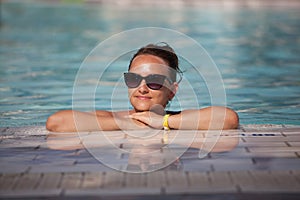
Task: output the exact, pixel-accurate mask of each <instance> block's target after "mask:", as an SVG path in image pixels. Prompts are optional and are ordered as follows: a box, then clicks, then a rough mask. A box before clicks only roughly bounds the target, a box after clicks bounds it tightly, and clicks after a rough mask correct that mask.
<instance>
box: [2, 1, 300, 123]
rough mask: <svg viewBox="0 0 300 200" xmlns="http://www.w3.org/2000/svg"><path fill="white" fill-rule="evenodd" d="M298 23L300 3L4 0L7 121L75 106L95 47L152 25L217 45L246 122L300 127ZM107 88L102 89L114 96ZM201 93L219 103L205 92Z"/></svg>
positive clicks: (230, 101) (230, 94) (205, 101)
mask: <svg viewBox="0 0 300 200" xmlns="http://www.w3.org/2000/svg"><path fill="white" fill-rule="evenodd" d="M299 21H300V13H299V9H298V8H295V9H293V8H278V7H277V8H257V9H251V8H237V9H223V8H216V7H209V8H192V7H183V8H163V7H161V8H157V7H156V8H155V9H154V8H146V7H144V8H142V7H140V8H137V7H134V8H118V7H109V6H100V5H99V4H96V5H93V6H92V5H84V4H46V3H35V4H32V3H13V2H11V3H8V2H2V3H1V25H0V127H6V126H26V125H43V124H44V123H45V121H46V119H47V117H48V116H49V115H50V114H52V113H54V112H55V111H58V110H61V109H71V108H72V91H73V83H74V80H75V76H76V73H77V71H78V69H79V67H80V64H81V63H82V61H83V60H84V58H85V57H86V56H87V55H88V54H89V52H90V51H91V50H92V49H93V48H94V47H95V46H96V45H97V44H98V43H99V42H101V41H103V40H105V39H107V38H108V37H110V36H111V35H113V34H116V33H119V32H121V31H124V30H128V29H132V28H138V27H148V26H153V27H165V28H170V29H174V30H177V31H180V32H182V33H184V34H186V35H188V36H190V37H192V38H193V39H195V40H196V41H197V42H199V43H200V44H201V45H202V46H203V47H204V48H205V49H206V50H207V51H208V53H209V54H210V56H211V57H212V58H213V60H214V61H215V63H216V65H217V66H218V68H219V70H220V72H221V75H222V78H223V81H224V84H225V89H226V94H227V105H228V106H229V107H231V108H233V109H234V110H236V111H237V112H238V114H239V116H240V122H241V123H242V124H269V123H271V124H297V125H300V109H299V108H300V103H299V102H300V78H299V77H300V57H299V55H300V26H299ZM120 45H122V44H120ZM170 45H172V44H170ZM116 48H117V46H116ZM187 51H188V50H187ZM125 70H126V66H124V68H120V71H114V72H113V73H122V72H123V71H125ZM106 77H107V80H106V82H108V83H109V82H112V83H113V82H115V81H117V79H114V78H113V76H106ZM187 78H188V77H187ZM107 85H108V86H107V87H106V88H105V87H103V88H102V90H107V91H106V93H107V94H110V93H109V90H110V89H111V87H110V86H109V84H107ZM83 91H84V90H83ZM82 95H83V96H84V92H83V94H82ZM122 98H123V97H120V99H119V103H120V105H121V104H122V103H123V101H122ZM199 99H201V105H203V106H207V105H210V102H209V98H208V97H207V96H205V95H204V96H203V98H201V92H200V94H199ZM187 100H188V99H187ZM96 101H97V109H110V108H111V105H110V95H106V96H105V95H103V96H101V97H99V96H97V97H96ZM117 102H118V99H117ZM117 106H118V105H117ZM175 109H176V108H175Z"/></svg>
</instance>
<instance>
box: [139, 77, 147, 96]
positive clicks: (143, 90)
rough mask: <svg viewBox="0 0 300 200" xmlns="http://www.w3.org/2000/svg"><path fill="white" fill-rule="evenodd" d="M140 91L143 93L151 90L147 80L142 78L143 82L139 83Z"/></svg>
mask: <svg viewBox="0 0 300 200" xmlns="http://www.w3.org/2000/svg"><path fill="white" fill-rule="evenodd" d="M138 90H139V92H140V93H142V94H145V93H148V92H149V88H148V87H147V85H146V81H145V80H142V82H141V84H140V85H139V89H138Z"/></svg>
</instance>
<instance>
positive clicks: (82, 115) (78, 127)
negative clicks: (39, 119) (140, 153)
mask: <svg viewBox="0 0 300 200" xmlns="http://www.w3.org/2000/svg"><path fill="white" fill-rule="evenodd" d="M146 127H147V126H146V125H145V124H144V123H142V122H138V121H136V120H132V119H130V118H128V112H115V113H112V112H109V111H95V112H80V111H73V110H64V111H59V112H57V113H55V114H53V115H51V116H50V117H49V118H48V120H47V122H46V128H47V129H48V130H49V131H53V132H77V131H98V130H104V131H113V130H120V129H141V128H146Z"/></svg>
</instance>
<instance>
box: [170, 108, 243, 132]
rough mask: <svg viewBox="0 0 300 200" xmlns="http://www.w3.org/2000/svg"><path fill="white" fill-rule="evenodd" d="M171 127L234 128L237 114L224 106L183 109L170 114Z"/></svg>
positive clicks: (236, 124) (237, 121)
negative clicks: (175, 113)
mask: <svg viewBox="0 0 300 200" xmlns="http://www.w3.org/2000/svg"><path fill="white" fill-rule="evenodd" d="M168 123H169V126H170V128H173V129H190V130H191V129H194V130H213V129H235V128H237V127H238V123H239V119H238V116H237V114H236V113H235V112H234V111H233V110H231V109H229V108H226V107H218V106H213V107H208V108H204V109H200V110H185V111H182V112H181V113H180V114H178V115H172V116H170V117H169V120H168Z"/></svg>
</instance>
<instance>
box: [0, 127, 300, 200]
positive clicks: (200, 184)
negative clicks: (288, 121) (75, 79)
mask: <svg viewBox="0 0 300 200" xmlns="http://www.w3.org/2000/svg"><path fill="white" fill-rule="evenodd" d="M236 131H238V132H239V135H240V144H239V146H238V147H237V148H236V150H235V151H233V152H229V153H224V154H223V153H221V154H214V153H212V154H210V155H209V156H208V158H205V159H202V160H197V158H196V157H195V156H194V154H193V151H192V152H189V153H187V155H185V157H184V158H182V160H183V165H184V167H186V168H184V169H183V170H182V169H181V170H177V169H175V170H174V169H171V168H166V169H163V170H159V171H156V172H152V173H143V174H131V173H123V172H118V171H115V170H111V169H109V168H107V167H105V166H101V165H99V163H95V162H92V161H91V159H90V158H89V156H88V154H87V153H86V152H85V151H84V150H72V151H56V150H55V151H53V150H48V149H47V146H45V140H46V137H47V135H48V134H49V132H48V131H47V130H46V129H45V128H44V127H42V126H29V127H6V128H5V127H3V128H0V132H1V137H0V139H1V140H0V141H1V142H0V150H1V151H0V153H1V155H0V160H1V162H0V198H3V199H6V198H20V199H21V198H28V199H31V198H43V197H47V198H62V199H66V198H71V199H73V198H82V197H88V198H98V197H101V198H104V199H107V198H108V199H117V198H120V197H127V198H129V199H132V198H133V199H134V198H140V199H147V198H150V197H152V198H153V197H157V198H159V197H168V198H171V197H180V198H182V199H184V198H187V199H188V198H189V197H190V198H195V199H197V198H200V197H202V198H211V197H214V198H218V197H220V198H221V197H224V196H225V197H226V196H227V197H235V198H239V199H247V198H249V197H255V196H257V195H263V196H265V198H267V199H269V198H272V199H274V198H275V199H276V198H278V197H283V198H285V199H296V197H297V196H298V195H299V194H300V159H299V158H300V126H298V125H274V124H273V125H272V124H263V125H254V124H249V125H241V126H240V129H239V130H228V131H225V133H228V135H229V136H227V137H230V133H232V132H236ZM37 161H38V162H37Z"/></svg>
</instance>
